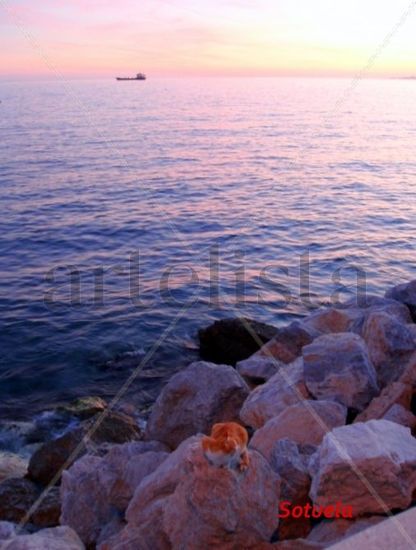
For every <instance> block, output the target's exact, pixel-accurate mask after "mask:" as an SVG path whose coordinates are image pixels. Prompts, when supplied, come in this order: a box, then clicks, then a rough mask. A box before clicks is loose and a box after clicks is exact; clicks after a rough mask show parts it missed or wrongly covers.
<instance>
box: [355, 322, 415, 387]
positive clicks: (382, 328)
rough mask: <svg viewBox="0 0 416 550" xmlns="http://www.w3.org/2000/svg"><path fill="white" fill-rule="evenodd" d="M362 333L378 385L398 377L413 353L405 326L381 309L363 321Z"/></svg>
mask: <svg viewBox="0 0 416 550" xmlns="http://www.w3.org/2000/svg"><path fill="white" fill-rule="evenodd" d="M362 336H363V338H364V340H365V342H366V343H367V348H368V354H369V357H370V360H371V362H372V364H373V366H374V368H375V370H376V372H377V378H378V382H379V385H380V386H381V387H384V386H386V385H387V384H388V383H390V382H394V381H395V380H397V379H398V378H399V377H400V375H401V374H402V372H403V370H404V368H405V367H406V364H407V362H408V360H409V359H410V357H411V355H412V353H413V352H414V351H415V350H416V341H415V336H414V335H413V334H412V332H411V331H410V330H409V329H408V328H407V325H405V324H403V323H401V322H399V321H397V319H395V318H394V317H391V316H390V315H388V314H387V313H384V312H374V313H371V315H369V316H368V317H367V319H366V321H365V323H364V326H363V330H362Z"/></svg>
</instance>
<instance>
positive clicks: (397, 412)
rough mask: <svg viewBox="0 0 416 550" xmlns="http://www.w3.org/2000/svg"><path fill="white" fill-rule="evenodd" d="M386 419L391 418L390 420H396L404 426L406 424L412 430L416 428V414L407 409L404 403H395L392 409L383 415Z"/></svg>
mask: <svg viewBox="0 0 416 550" xmlns="http://www.w3.org/2000/svg"><path fill="white" fill-rule="evenodd" d="M383 419H384V420H390V422H396V424H400V425H402V426H406V427H407V428H410V429H411V430H414V429H415V428H416V416H415V415H414V414H413V413H412V412H411V411H409V410H408V409H405V408H404V407H403V406H402V405H399V404H397V403H395V404H394V405H392V406H391V407H390V409H389V410H388V411H387V412H386V413H385V414H384V415H383Z"/></svg>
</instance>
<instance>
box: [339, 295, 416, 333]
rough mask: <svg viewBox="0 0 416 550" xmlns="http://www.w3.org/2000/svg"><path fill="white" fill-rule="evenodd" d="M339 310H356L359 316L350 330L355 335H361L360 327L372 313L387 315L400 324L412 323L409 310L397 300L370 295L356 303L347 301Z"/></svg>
mask: <svg viewBox="0 0 416 550" xmlns="http://www.w3.org/2000/svg"><path fill="white" fill-rule="evenodd" d="M340 308H341V309H345V308H346V309H351V308H352V309H353V310H354V309H356V308H358V310H359V312H360V313H361V315H360V316H358V317H357V319H356V320H355V321H354V322H353V324H352V326H351V328H350V330H351V331H352V332H355V333H357V334H361V330H362V327H363V325H364V323H365V321H366V319H367V317H368V316H369V315H371V314H372V313H374V312H383V313H387V314H388V315H390V316H391V317H394V318H395V319H397V321H400V322H401V323H410V322H411V321H412V318H411V316H410V313H409V309H408V308H407V307H406V306H405V305H404V304H401V303H400V302H398V301H397V300H393V299H389V298H382V297H380V296H374V295H371V294H370V295H367V296H365V297H360V298H359V299H358V301H357V300H356V299H353V300H349V301H348V302H345V303H344V304H341V305H340Z"/></svg>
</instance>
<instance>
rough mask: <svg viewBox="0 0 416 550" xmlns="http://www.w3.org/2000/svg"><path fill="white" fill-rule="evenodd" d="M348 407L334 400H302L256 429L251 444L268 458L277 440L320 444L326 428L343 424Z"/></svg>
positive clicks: (327, 429)
mask: <svg viewBox="0 0 416 550" xmlns="http://www.w3.org/2000/svg"><path fill="white" fill-rule="evenodd" d="M346 417H347V409H346V408H345V407H343V406H342V405H340V404H339V403H335V402H333V401H310V400H305V401H301V402H300V403H298V404H296V405H291V406H290V407H287V408H286V409H285V410H284V411H283V412H282V413H280V414H279V415H278V416H276V417H274V418H272V419H271V420H269V421H268V422H267V423H266V424H265V425H264V426H263V427H262V428H260V429H259V430H257V431H256V432H255V433H254V435H253V437H252V439H251V441H250V447H251V448H253V449H256V450H257V451H259V452H260V453H261V454H262V455H263V456H264V457H265V458H267V460H269V461H270V460H271V456H272V452H273V448H274V446H275V444H276V442H277V441H279V440H280V439H285V438H288V439H291V440H292V441H294V442H295V443H298V444H304V445H305V444H307V445H319V444H320V443H321V441H322V438H323V437H324V435H325V434H326V433H327V431H330V430H332V429H333V428H335V427H336V426H342V425H344V424H345V421H346Z"/></svg>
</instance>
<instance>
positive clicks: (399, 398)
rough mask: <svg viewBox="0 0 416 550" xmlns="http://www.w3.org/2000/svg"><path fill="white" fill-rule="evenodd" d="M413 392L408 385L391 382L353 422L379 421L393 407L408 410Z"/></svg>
mask: <svg viewBox="0 0 416 550" xmlns="http://www.w3.org/2000/svg"><path fill="white" fill-rule="evenodd" d="M412 395H413V390H412V387H411V386H410V385H409V384H403V383H402V382H393V383H392V384H389V385H388V386H386V387H385V388H384V389H383V390H382V392H381V393H380V395H378V396H377V397H375V398H374V399H373V400H372V401H371V402H370V404H369V405H368V407H367V408H366V409H365V410H364V411H362V412H361V413H360V414H359V415H357V417H356V418H355V420H354V422H356V423H357V422H367V420H380V419H382V418H383V417H384V416H385V415H386V414H387V412H388V411H389V410H390V409H391V407H393V406H394V405H401V406H402V407H404V408H405V409H407V410H409V409H410V404H411V401H412Z"/></svg>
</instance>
